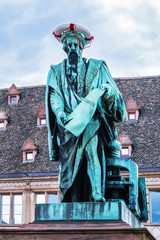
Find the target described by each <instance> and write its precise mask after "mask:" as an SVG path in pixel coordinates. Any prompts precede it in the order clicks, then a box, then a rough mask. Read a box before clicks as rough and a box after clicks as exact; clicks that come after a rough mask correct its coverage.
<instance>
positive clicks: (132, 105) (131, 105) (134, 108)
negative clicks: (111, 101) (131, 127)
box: [126, 98, 139, 122]
mask: <svg viewBox="0 0 160 240" xmlns="http://www.w3.org/2000/svg"><path fill="white" fill-rule="evenodd" d="M126 111H127V122H137V121H138V117H139V107H138V105H137V103H136V101H135V100H133V99H132V98H131V99H130V100H128V101H127V103H126Z"/></svg>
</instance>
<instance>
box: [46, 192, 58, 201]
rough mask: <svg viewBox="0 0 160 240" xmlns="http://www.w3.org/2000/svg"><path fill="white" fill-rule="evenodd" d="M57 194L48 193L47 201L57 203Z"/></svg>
mask: <svg viewBox="0 0 160 240" xmlns="http://www.w3.org/2000/svg"><path fill="white" fill-rule="evenodd" d="M57 202H58V196H57V194H55V193H48V203H57Z"/></svg>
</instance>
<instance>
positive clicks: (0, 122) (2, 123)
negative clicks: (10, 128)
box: [0, 112, 8, 130]
mask: <svg viewBox="0 0 160 240" xmlns="http://www.w3.org/2000/svg"><path fill="white" fill-rule="evenodd" d="M7 124H8V117H7V115H6V113H5V112H0V130H5V129H6V127H7Z"/></svg>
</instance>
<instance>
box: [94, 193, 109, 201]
mask: <svg viewBox="0 0 160 240" xmlns="http://www.w3.org/2000/svg"><path fill="white" fill-rule="evenodd" d="M93 199H94V201H95V202H105V201H106V199H105V198H104V197H102V195H101V194H100V193H96V194H94V196H93Z"/></svg>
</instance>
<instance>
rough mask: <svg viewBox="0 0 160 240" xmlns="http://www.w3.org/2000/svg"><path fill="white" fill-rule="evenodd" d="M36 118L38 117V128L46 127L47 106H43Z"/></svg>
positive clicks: (40, 107)
mask: <svg viewBox="0 0 160 240" xmlns="http://www.w3.org/2000/svg"><path fill="white" fill-rule="evenodd" d="M36 117H37V126H38V127H44V126H46V124H47V122H46V110H45V106H44V105H43V104H41V105H40V106H39V108H38V110H37V112H36Z"/></svg>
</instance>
